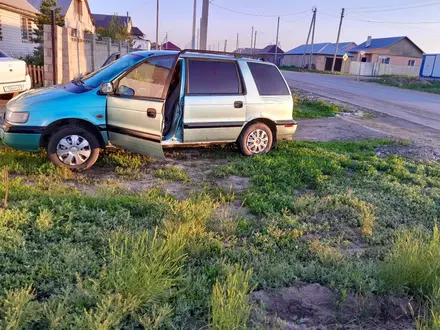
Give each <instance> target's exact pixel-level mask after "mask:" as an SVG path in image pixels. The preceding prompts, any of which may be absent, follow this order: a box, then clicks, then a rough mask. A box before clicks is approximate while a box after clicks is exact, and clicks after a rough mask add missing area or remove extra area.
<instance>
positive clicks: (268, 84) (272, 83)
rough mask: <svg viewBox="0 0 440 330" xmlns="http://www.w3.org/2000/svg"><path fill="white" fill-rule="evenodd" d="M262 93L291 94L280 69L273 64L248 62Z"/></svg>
mask: <svg viewBox="0 0 440 330" xmlns="http://www.w3.org/2000/svg"><path fill="white" fill-rule="evenodd" d="M248 65H249V69H250V70H251V73H252V76H253V77H254V80H255V83H256V84H257V88H258V92H259V93H260V95H290V94H289V89H288V88H287V86H286V83H285V82H284V79H283V77H282V76H281V73H280V71H279V70H278V69H277V68H276V67H275V66H273V65H267V64H259V63H248Z"/></svg>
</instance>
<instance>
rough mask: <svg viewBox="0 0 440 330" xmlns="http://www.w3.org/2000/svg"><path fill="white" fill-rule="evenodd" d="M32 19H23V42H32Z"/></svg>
mask: <svg viewBox="0 0 440 330" xmlns="http://www.w3.org/2000/svg"><path fill="white" fill-rule="evenodd" d="M32 34H33V30H32V19H31V18H29V17H25V16H22V17H21V39H22V40H23V41H32Z"/></svg>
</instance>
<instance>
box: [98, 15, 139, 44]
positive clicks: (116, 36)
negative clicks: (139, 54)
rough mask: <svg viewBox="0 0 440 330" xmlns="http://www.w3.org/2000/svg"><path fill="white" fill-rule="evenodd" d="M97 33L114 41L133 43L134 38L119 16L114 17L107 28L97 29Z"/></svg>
mask: <svg viewBox="0 0 440 330" xmlns="http://www.w3.org/2000/svg"><path fill="white" fill-rule="evenodd" d="M96 33H97V34H99V35H100V36H101V37H108V38H111V39H112V40H120V41H127V42H129V43H131V42H132V37H131V34H130V32H129V31H128V29H127V25H126V24H121V21H120V19H119V16H118V15H114V16H113V17H112V19H111V21H110V23H109V24H108V26H107V28H103V27H99V28H97V29H96Z"/></svg>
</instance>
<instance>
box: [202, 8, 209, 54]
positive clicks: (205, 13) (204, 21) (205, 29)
mask: <svg viewBox="0 0 440 330" xmlns="http://www.w3.org/2000/svg"><path fill="white" fill-rule="evenodd" d="M208 15H209V0H203V6H202V19H201V22H200V49H202V50H206V46H207V43H208Z"/></svg>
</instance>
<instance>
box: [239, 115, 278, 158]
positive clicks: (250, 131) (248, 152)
mask: <svg viewBox="0 0 440 330" xmlns="http://www.w3.org/2000/svg"><path fill="white" fill-rule="evenodd" d="M238 142H239V145H240V150H241V152H242V153H243V155H245V156H252V155H264V154H266V153H268V152H269V151H270V149H272V145H273V134H272V131H271V129H270V128H269V127H268V126H267V125H265V124H263V123H255V124H252V125H250V126H249V127H248V128H246V129H245V130H244V131H243V132H242V133H241V135H240V138H239V141H238Z"/></svg>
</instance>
